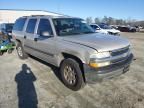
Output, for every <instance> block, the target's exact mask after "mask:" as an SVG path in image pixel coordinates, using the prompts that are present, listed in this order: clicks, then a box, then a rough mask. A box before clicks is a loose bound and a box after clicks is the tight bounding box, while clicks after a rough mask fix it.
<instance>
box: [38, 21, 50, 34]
mask: <svg viewBox="0 0 144 108" xmlns="http://www.w3.org/2000/svg"><path fill="white" fill-rule="evenodd" d="M42 32H49V33H50V35H53V32H52V28H51V25H50V22H49V20H48V19H40V22H39V26H38V31H37V34H39V35H41V33H42Z"/></svg>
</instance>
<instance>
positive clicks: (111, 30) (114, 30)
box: [105, 29, 120, 33]
mask: <svg viewBox="0 0 144 108" xmlns="http://www.w3.org/2000/svg"><path fill="white" fill-rule="evenodd" d="M105 30H106V31H107V32H112V33H120V31H119V30H116V29H105Z"/></svg>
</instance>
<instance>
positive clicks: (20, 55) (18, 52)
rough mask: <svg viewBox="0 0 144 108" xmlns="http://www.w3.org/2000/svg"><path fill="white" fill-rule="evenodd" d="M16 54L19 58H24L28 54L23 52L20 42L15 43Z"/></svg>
mask: <svg viewBox="0 0 144 108" xmlns="http://www.w3.org/2000/svg"><path fill="white" fill-rule="evenodd" d="M17 54H18V56H19V58H20V59H26V58H27V57H28V55H27V54H26V53H25V51H24V49H23V47H22V45H21V43H18V44H17Z"/></svg>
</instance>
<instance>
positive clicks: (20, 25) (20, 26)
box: [13, 18, 26, 31]
mask: <svg viewBox="0 0 144 108" xmlns="http://www.w3.org/2000/svg"><path fill="white" fill-rule="evenodd" d="M25 21H26V18H20V19H18V20H16V22H15V24H14V27H13V30H18V31H22V30H23V27H24V24H25Z"/></svg>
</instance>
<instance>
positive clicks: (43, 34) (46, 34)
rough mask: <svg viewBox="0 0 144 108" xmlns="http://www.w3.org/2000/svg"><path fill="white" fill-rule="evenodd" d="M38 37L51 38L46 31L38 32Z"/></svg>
mask: <svg viewBox="0 0 144 108" xmlns="http://www.w3.org/2000/svg"><path fill="white" fill-rule="evenodd" d="M40 35H41V36H46V37H50V36H51V35H50V33H49V32H48V31H41V32H40Z"/></svg>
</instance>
